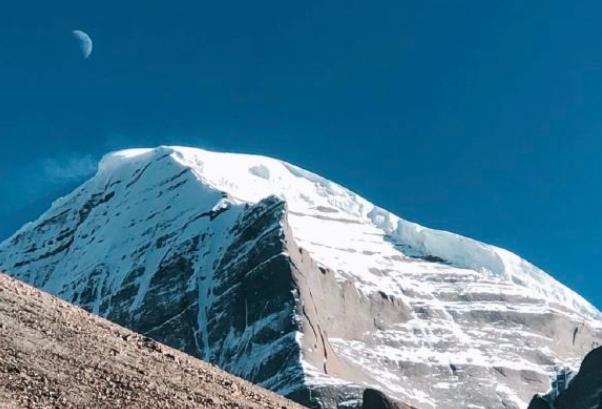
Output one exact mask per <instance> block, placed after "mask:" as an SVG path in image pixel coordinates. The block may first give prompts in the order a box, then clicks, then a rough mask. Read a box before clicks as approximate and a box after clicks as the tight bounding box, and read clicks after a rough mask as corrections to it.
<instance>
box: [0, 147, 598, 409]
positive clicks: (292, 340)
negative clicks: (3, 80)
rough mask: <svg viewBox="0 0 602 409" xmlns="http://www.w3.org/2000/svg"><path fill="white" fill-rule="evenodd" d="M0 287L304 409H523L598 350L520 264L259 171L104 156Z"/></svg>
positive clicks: (175, 158) (239, 160)
mask: <svg viewBox="0 0 602 409" xmlns="http://www.w3.org/2000/svg"><path fill="white" fill-rule="evenodd" d="M0 270H4V271H6V272H7V273H8V274H11V275H13V276H15V277H18V278H20V279H22V280H24V281H26V282H28V283H32V284H33V285H35V286H37V287H40V288H42V289H45V290H47V291H50V292H52V293H54V294H56V295H58V296H60V297H61V298H63V299H65V300H68V301H71V302H74V303H76V304H79V305H82V306H84V307H85V308H87V309H89V310H91V311H93V312H95V313H97V314H100V315H102V316H105V317H108V318H109V319H111V320H113V321H116V322H118V323H120V324H123V325H125V326H128V327H130V328H133V329H134V330H136V331H138V332H141V333H143V334H145V335H148V336H150V337H153V338H155V339H157V340H160V341H162V342H165V343H167V344H169V345H171V346H174V347H176V348H179V349H181V350H184V351H186V352H188V353H190V354H192V355H195V356H198V357H200V358H203V359H205V360H208V361H210V362H213V363H215V364H217V365H219V366H220V367H222V368H224V369H226V370H227V371H230V372H232V373H234V374H237V375H240V376H242V377H244V378H247V379H249V380H251V381H253V382H256V383H259V384H260V385H262V386H264V387H267V388H269V389H272V390H274V391H276V392H279V393H281V394H284V395H288V396H290V397H292V398H293V399H296V400H298V401H300V402H302V403H305V404H307V405H311V406H314V407H323V408H335V407H337V405H338V407H345V408H354V407H358V406H359V405H361V394H362V391H363V390H364V389H365V388H366V387H367V386H370V387H373V388H376V389H379V390H382V391H384V392H385V393H386V394H388V395H390V396H392V397H394V398H396V399H399V400H401V401H404V402H407V403H408V404H410V405H412V406H415V407H417V408H420V409H423V408H424V409H426V408H435V407H436V408H438V409H448V408H449V409H452V408H453V409H457V408H475V409H476V408H502V407H505V408H520V409H523V408H526V407H527V405H528V402H529V400H530V399H531V397H532V396H533V395H534V394H535V393H543V392H545V391H546V390H548V389H549V388H550V384H551V381H552V378H553V377H554V376H555V374H556V373H557V371H558V368H562V367H575V366H578V364H579V362H580V361H581V359H582V357H583V356H584V355H585V354H586V353H587V352H588V351H590V350H591V349H592V348H593V347H595V346H597V345H599V344H600V343H601V342H602V316H601V314H600V312H599V311H598V310H596V309H595V308H594V307H593V306H592V305H590V304H589V303H588V302H587V301H585V300H584V299H583V298H581V297H580V296H579V295H577V294H575V293H574V292H573V291H571V290H569V289H568V288H566V287H564V286H563V285H562V284H560V283H558V282H557V281H555V280H554V279H553V278H552V277H550V276H549V275H547V274H546V273H545V272H543V271H541V270H540V269H538V268H537V267H535V266H533V265H532V264H530V263H528V262H527V261H525V260H523V259H521V258H520V257H518V256H516V255H514V254H512V253H510V252H508V251H506V250H503V249H501V248H497V247H494V246H491V245H487V244H484V243H480V242H478V241H475V240H472V239H469V238H466V237H462V236H459V235H456V234H453V233H449V232H444V231H437V230H432V229H428V228H425V227H422V226H420V225H417V224H414V223H411V222H409V221H406V220H404V219H401V218H399V217H398V216H396V215H394V214H391V213H389V212H387V211H386V210H383V209H381V208H379V207H377V206H375V205H373V204H372V203H370V202H369V201H367V200H365V199H363V198H361V197H359V196H358V195H356V194H354V193H353V192H350V191H349V190H347V189H345V188H343V187H341V186H339V185H337V184H335V183H333V182H330V181H328V180H327V179H324V178H322V177H320V176H318V175H315V174H313V173H310V172H308V171H306V170H303V169H301V168H299V167H296V166H293V165H290V164H288V163H285V162H282V161H279V160H275V159H271V158H267V157H261V156H253V155H239V154H225V153H216V152H209V151H205V150H200V149H193V148H184V147H159V148H155V149H135V150H126V151H119V152H115V153H112V154H109V155H107V156H105V157H104V158H103V160H102V161H101V162H100V164H99V168H98V173H97V174H96V175H95V176H94V177H93V178H92V179H90V180H89V181H87V182H86V183H84V184H83V185H82V186H81V187H79V188H78V189H76V190H75V191H74V192H73V193H71V194H69V195H68V196H66V197H64V198H61V199H59V200H57V201H56V202H55V203H53V205H52V207H51V208H50V210H48V211H47V212H46V213H45V214H43V215H42V216H41V217H40V218H39V219H38V220H36V221H35V222H33V223H29V224H27V225H25V226H24V227H23V228H21V229H20V230H19V231H18V232H17V233H15V234H14V235H13V236H12V237H11V238H9V239H8V240H6V241H5V242H4V243H2V244H1V245H0Z"/></svg>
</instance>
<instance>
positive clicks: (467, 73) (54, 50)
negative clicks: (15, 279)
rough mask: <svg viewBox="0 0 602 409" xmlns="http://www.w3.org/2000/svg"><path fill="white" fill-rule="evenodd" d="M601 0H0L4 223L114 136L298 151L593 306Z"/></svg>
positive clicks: (408, 214) (86, 168)
mask: <svg viewBox="0 0 602 409" xmlns="http://www.w3.org/2000/svg"><path fill="white" fill-rule="evenodd" d="M573 3H578V4H573ZM601 16H602V3H600V2H595V1H591V2H587V1H581V2H567V1H560V0H558V1H509V0H500V1H493V0H492V1H478V0H473V1H459V0H454V1H429V0H415V1H399V0H395V1H390V2H380V1H371V2H367V1H344V2H342V1H333V0H331V1H324V2H312V1H309V2H308V1H304V2H282V1H255V2H250V1H219V2H205V1H190V2H178V1H170V2H165V1H161V2H152V1H147V2H129V3H128V2H112V1H102V2H81V1H79V2H73V3H67V2H50V1H44V2H42V1H39V2H37V4H36V2H7V4H3V5H2V8H1V9H0V149H1V152H2V161H0V195H1V196H2V201H1V202H0V238H5V237H7V236H8V235H9V234H10V233H12V232H13V231H14V230H15V229H16V228H17V227H19V226H20V225H21V224H23V223H24V222H26V221H28V220H31V219H33V218H35V217H36V216H37V215H38V214H39V213H40V212H41V211H43V210H44V209H46V208H47V207H48V205H49V203H50V201H51V200H52V199H54V198H56V197H57V196H58V195H60V194H63V193H65V192H67V191H68V190H69V189H71V188H72V187H73V186H75V185H77V184H78V183H79V182H80V181H81V180H83V179H84V178H85V177H87V176H89V175H90V174H91V173H92V172H93V163H94V161H95V160H96V159H97V158H98V157H99V156H100V155H101V154H102V153H104V152H106V151H108V150H112V149H117V148H123V147H130V146H145V145H148V146H150V145H159V144H192V145H198V146H202V147H206V148H212V149H220V150H231V151H240V152H252V153H261V154H266V155H270V156H275V157H278V158H282V159H285V160H288V161H291V162H293V163H296V164H298V165H301V166H303V167H305V168H308V169H311V170H313V171H315V172H318V173H320V174H322V175H324V176H327V177H329V178H331V179H333V180H335V181H337V182H340V183H342V184H344V185H346V186H347V187H349V188H351V189H353V190H355V191H357V192H359V193H361V194H362V195H364V196H365V197H367V198H369V199H370V200H372V201H373V202H375V203H377V204H379V205H381V206H382V207H385V208H388V209H390V210H392V211H394V212H395V213H397V214H399V215H401V216H403V217H405V218H407V219H410V220H413V221H417V222H419V223H422V224H425V225H427V226H430V227H436V228H443V229H447V230H451V231H454V232H458V233H462V234H465V235H468V236H472V237H475V238H477V239H480V240H483V241H486V242H490V243H493V244H496V245H499V246H502V247H505V248H508V249H510V250H512V251H515V252H517V253H518V254H520V255H522V256H524V257H525V258H527V259H528V260H530V261H532V262H534V263H535V264H537V265H539V266H540V267H542V268H544V269H545V270H547V271H548V272H550V273H551V274H553V275H554V276H556V277H557V278H558V279H559V280H561V281H562V282H564V283H566V284H568V285H569V286H571V287H572V288H574V289H576V290H577V291H579V292H580V293H582V294H583V295H584V296H586V297H587V298H588V299H590V300H591V301H593V302H594V303H596V304H597V305H598V307H602V291H600V290H601V288H602V274H601V271H600V261H601V260H602V246H601V245H602V233H601V232H602V217H601V216H600V211H601V209H602V191H601V181H602V168H601V166H602V165H600V163H601V158H602V112H601V111H602V25H601V24H600V18H601ZM73 29H81V30H85V31H87V32H88V33H89V34H90V35H91V36H92V37H93V39H94V44H95V48H94V52H93V53H92V56H91V57H90V58H89V59H88V60H83V59H82V58H81V55H80V52H79V50H78V47H77V44H76V43H75V40H74V39H73V38H72V37H71V30H73Z"/></svg>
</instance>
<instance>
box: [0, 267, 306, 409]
mask: <svg viewBox="0 0 602 409" xmlns="http://www.w3.org/2000/svg"><path fill="white" fill-rule="evenodd" d="M121 407H127V408H278V409H285V408H301V406H299V405H297V404H294V403H292V402H290V401H288V400H286V399H284V398H282V397H279V396H277V395H275V394H273V393H270V392H268V391H266V390H263V389H261V388H258V387H256V386H254V385H252V384H250V383H248V382H246V381H243V380H241V379H239V378H236V377H233V376H231V375H229V374H227V373H225V372H223V371H221V370H219V369H217V368H215V367H213V366H211V365H209V364H207V363H205V362H202V361H199V360H197V359H194V358H191V357H190V356H188V355H186V354H183V353H181V352H179V351H176V350H174V349H171V348H169V347H166V346H164V345H162V344H159V343H157V342H155V341H152V340H151V339H149V338H146V337H143V336H141V335H138V334H135V333H133V332H131V331H129V330H126V329H124V328H122V327H120V326H118V325H116V324H113V323H111V322H109V321H107V320H104V319H102V318H99V317H96V316H93V315H91V314H89V313H87V312H86V311H84V310H82V309H80V308H77V307H75V306H73V305H71V304H68V303H66V302H63V301H61V300H59V299H57V298H55V297H53V296H51V295H49V294H46V293H43V292H40V291H38V290H36V289H34V288H32V287H30V286H27V285H25V284H23V283H21V282H18V281H15V280H14V279H11V278H9V277H7V276H6V275H4V274H0V409H5V408H11V409H13V408H65V409H69V408H112V409H113V408H121Z"/></svg>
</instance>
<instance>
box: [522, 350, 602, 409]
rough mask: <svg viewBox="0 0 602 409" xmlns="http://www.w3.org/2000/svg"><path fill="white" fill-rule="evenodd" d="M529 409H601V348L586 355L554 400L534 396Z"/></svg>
mask: <svg viewBox="0 0 602 409" xmlns="http://www.w3.org/2000/svg"><path fill="white" fill-rule="evenodd" d="M529 409H602V348H597V349H595V350H593V351H592V352H590V353H589V354H587V356H586V357H585V359H584V360H583V363H582V364H581V368H580V369H579V373H578V374H577V375H576V376H575V378H574V379H573V380H571V382H570V384H569V385H568V388H567V389H565V390H563V391H562V392H560V394H559V395H558V396H557V397H556V398H555V399H549V398H548V399H544V398H543V397H541V396H535V397H534V398H533V400H532V401H531V404H530V405H529Z"/></svg>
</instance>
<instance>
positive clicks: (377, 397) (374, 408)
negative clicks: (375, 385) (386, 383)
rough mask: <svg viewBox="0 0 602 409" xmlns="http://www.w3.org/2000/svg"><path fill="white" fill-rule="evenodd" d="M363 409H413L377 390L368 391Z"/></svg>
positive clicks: (364, 398) (364, 397)
mask: <svg viewBox="0 0 602 409" xmlns="http://www.w3.org/2000/svg"><path fill="white" fill-rule="evenodd" d="M362 409H413V408H412V407H411V406H408V405H406V404H404V403H401V402H395V401H394V400H392V399H391V398H389V397H387V395H385V394H384V393H382V392H380V391H377V390H376V389H366V390H364V395H363V404H362Z"/></svg>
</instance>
